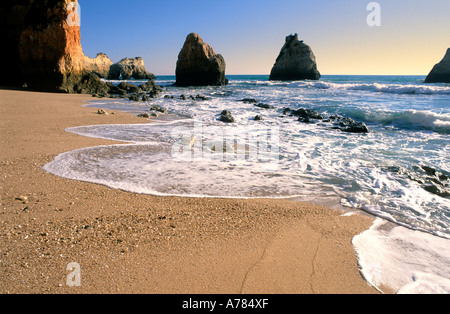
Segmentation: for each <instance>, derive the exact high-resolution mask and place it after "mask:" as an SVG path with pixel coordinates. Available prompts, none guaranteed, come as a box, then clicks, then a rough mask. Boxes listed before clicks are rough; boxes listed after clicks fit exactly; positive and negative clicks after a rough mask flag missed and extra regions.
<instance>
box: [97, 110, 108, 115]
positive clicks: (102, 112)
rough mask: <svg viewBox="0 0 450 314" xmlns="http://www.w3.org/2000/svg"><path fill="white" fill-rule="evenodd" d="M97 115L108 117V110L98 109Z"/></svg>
mask: <svg viewBox="0 0 450 314" xmlns="http://www.w3.org/2000/svg"><path fill="white" fill-rule="evenodd" d="M97 114H99V115H108V113H107V112H106V110H103V109H98V110H97Z"/></svg>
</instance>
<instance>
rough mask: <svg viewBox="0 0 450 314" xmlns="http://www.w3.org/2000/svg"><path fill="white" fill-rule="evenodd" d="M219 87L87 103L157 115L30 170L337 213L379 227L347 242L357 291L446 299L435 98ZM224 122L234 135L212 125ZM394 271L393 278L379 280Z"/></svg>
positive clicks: (442, 153)
mask: <svg viewBox="0 0 450 314" xmlns="http://www.w3.org/2000/svg"><path fill="white" fill-rule="evenodd" d="M229 79H230V84H229V85H227V86H225V87H197V88H179V87H174V86H172V85H173V83H174V82H175V77H170V76H168V77H160V78H159V79H158V81H157V84H160V85H161V86H163V87H164V88H165V90H164V92H163V94H162V95H164V96H166V97H160V98H157V99H153V100H152V101H151V102H142V103H139V102H132V101H129V100H123V99H117V100H99V101H95V102H92V103H91V104H89V106H92V107H96V108H103V109H107V110H124V111H129V112H133V113H136V114H139V113H150V109H151V107H152V106H160V107H163V108H165V109H167V110H168V112H169V114H165V115H160V116H159V117H158V118H156V119H155V120H154V121H153V122H152V123H146V121H144V120H143V123H142V124H138V125H101V126H80V127H76V128H70V129H68V130H67V131H68V132H72V133H76V134H79V135H83V136H91V137H98V138H106V139H113V140H118V141H122V142H125V143H124V144H118V145H111V146H101V147H92V148H86V149H80V150H76V151H72V152H67V153H64V154H61V155H60V156H58V157H56V158H55V160H54V161H53V162H51V163H50V164H47V165H46V166H45V167H44V169H45V170H47V171H48V172H51V173H54V174H56V175H59V176H62V177H66V178H71V179H76V180H83V181H88V182H94V183H99V184H104V185H107V186H110V187H112V188H117V189H123V190H127V191H131V192H136V193H145V194H153V195H162V196H169V195H176V196H187V197H227V198H261V197H267V198H290V197H300V198H302V199H315V200H317V201H318V202H320V200H321V199H324V198H325V199H327V201H325V203H326V202H328V200H329V199H337V200H338V201H339V202H340V204H341V205H342V206H344V207H346V208H357V209H362V210H365V211H367V212H369V213H371V214H374V215H376V216H377V217H380V219H381V220H379V221H382V222H383V223H380V222H379V221H377V222H376V224H375V225H374V226H373V227H372V228H371V230H368V231H367V232H366V233H364V234H362V235H360V236H358V237H357V238H355V240H354V244H355V247H356V250H357V253H358V256H359V262H360V266H361V272H362V273H363V275H364V276H365V277H366V279H367V280H368V281H369V282H370V283H372V284H373V285H375V286H381V285H384V286H390V287H391V288H392V289H394V290H396V291H399V292H413V293H417V292H444V293H450V86H449V85H448V84H424V83H423V81H424V77H420V76H324V77H323V78H322V79H321V80H320V81H296V82H278V81H269V80H268V76H230V77H229ZM130 82H131V83H134V84H137V85H139V84H141V83H144V82H140V81H130ZM113 83H118V82H113ZM181 95H185V96H186V97H183V98H182V97H180V96H181ZM197 95H200V96H202V97H196V96H197ZM191 96H192V97H191ZM243 99H254V100H256V103H254V102H250V101H242V100H243ZM258 104H264V106H257V105H258ZM262 107H263V108H262ZM286 108H289V109H291V110H297V109H300V108H304V109H311V110H314V111H316V112H318V113H320V114H321V115H322V116H323V117H324V118H325V119H327V118H330V117H333V116H339V117H348V118H352V119H354V120H356V121H360V122H364V123H365V124H366V125H367V126H368V128H369V130H370V132H369V133H346V132H342V131H341V130H339V129H337V128H335V127H334V126H335V124H333V123H332V122H333V121H328V120H312V121H310V123H304V122H299V121H298V117H296V116H292V115H290V114H289V111H287V110H286ZM224 110H228V111H229V112H230V113H231V115H232V116H233V117H234V120H235V122H234V123H231V124H229V123H224V122H221V121H220V114H221V112H222V111H224ZM256 115H259V116H261V117H262V119H263V120H260V121H256V120H255V116H256ZM388 222H389V223H388ZM391 223H395V225H391ZM383 226H384V227H383ZM424 243H426V244H424ZM373 252H377V254H373ZM398 252H405V254H398ZM406 252H410V253H411V254H406ZM394 265H396V266H395V267H394ZM397 268H400V269H403V271H401V270H400V271H395V273H396V276H392V275H389V274H390V270H392V269H397ZM399 277H401V278H399Z"/></svg>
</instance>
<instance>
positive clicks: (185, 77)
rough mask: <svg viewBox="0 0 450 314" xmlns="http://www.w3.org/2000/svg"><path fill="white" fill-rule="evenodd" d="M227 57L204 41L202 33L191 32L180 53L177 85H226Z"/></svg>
mask: <svg viewBox="0 0 450 314" xmlns="http://www.w3.org/2000/svg"><path fill="white" fill-rule="evenodd" d="M225 68H226V64H225V59H224V58H223V57H222V56H221V55H219V54H216V53H215V52H214V50H213V49H212V48H211V46H210V45H208V44H206V43H205V42H203V40H202V38H201V37H200V35H198V34H195V33H191V34H189V35H188V36H187V38H186V42H185V43H184V46H183V48H182V49H181V52H180V54H179V55H178V61H177V68H176V83H175V85H177V86H224V85H227V84H228V80H227V79H226V78H225Z"/></svg>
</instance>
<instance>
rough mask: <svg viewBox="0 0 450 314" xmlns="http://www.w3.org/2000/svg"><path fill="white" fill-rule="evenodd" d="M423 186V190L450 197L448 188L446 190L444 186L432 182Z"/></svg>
mask: <svg viewBox="0 0 450 314" xmlns="http://www.w3.org/2000/svg"><path fill="white" fill-rule="evenodd" d="M423 188H424V190H426V191H428V192H430V193H432V194H435V195H438V196H441V197H444V198H450V191H449V190H446V189H445V188H444V187H442V186H439V185H437V184H435V183H433V182H431V183H428V184H426V185H425V186H424V187H423Z"/></svg>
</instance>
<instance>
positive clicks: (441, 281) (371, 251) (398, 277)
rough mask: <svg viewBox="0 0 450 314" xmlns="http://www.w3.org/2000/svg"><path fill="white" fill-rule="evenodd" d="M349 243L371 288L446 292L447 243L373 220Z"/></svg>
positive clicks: (449, 278) (449, 275) (449, 289)
mask: <svg viewBox="0 0 450 314" xmlns="http://www.w3.org/2000/svg"><path fill="white" fill-rule="evenodd" d="M353 244H354V246H355V250H356V252H357V255H358V261H359V266H360V267H361V273H362V274H363V276H364V277H365V279H366V280H367V281H368V282H369V283H370V284H371V285H373V286H374V287H377V288H378V289H379V290H381V289H382V288H381V287H382V286H387V287H389V288H391V289H393V290H394V291H396V292H397V293H402V294H425V293H430V294H438V293H442V294H449V293H450V240H449V239H443V238H439V237H435V236H432V235H430V234H427V233H422V232H419V231H413V230H409V229H407V228H404V227H399V226H395V225H392V224H389V223H387V222H386V221H384V220H382V219H380V218H379V219H377V220H376V221H375V223H374V225H373V226H372V227H371V228H370V230H368V231H366V232H364V233H362V234H360V235H358V236H356V237H355V238H354V239H353Z"/></svg>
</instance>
